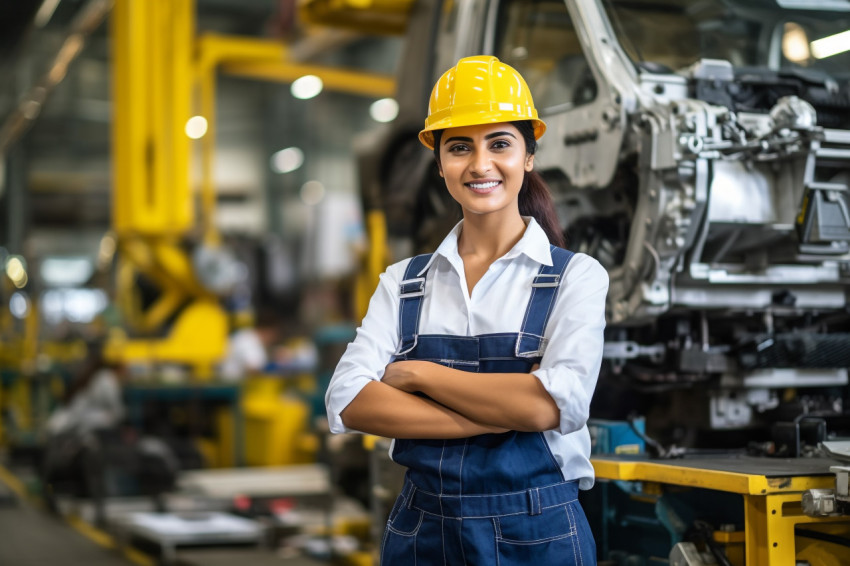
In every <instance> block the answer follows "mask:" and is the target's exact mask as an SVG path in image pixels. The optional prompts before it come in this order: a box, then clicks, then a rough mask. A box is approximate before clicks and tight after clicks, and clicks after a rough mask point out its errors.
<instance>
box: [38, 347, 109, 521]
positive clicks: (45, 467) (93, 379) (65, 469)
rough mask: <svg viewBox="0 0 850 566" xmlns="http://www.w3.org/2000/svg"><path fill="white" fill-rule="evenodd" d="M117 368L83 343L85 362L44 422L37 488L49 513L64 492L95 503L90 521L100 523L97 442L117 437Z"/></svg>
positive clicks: (100, 462) (97, 349)
mask: <svg viewBox="0 0 850 566" xmlns="http://www.w3.org/2000/svg"><path fill="white" fill-rule="evenodd" d="M122 373H123V366H122V365H121V364H118V363H114V362H110V361H108V360H106V358H105V357H104V353H103V344H102V343H101V342H95V343H91V344H89V345H88V352H87V355H86V359H85V361H84V362H83V364H82V366H81V368H80V370H79V371H78V372H77V374H76V375H75V376H74V378H73V379H72V381H71V383H70V384H69V386H68V390H67V392H66V394H65V399H64V400H63V403H62V404H61V405H60V406H58V407H57V408H56V409H55V410H54V411H53V413H51V415H50V417H49V418H48V420H47V444H46V446H45V449H44V457H43V459H42V469H41V472H42V484H43V491H44V496H45V501H46V503H47V506H48V508H49V509H51V510H53V511H56V510H57V507H56V494H57V492H58V491H60V490H67V491H70V492H72V493H74V494H79V495H86V496H90V497H92V498H93V500H94V501H95V513H96V518H95V520H96V521H97V522H98V523H101V524H102V523H103V521H104V509H103V499H104V497H105V495H106V491H107V488H106V484H105V477H104V470H105V464H104V456H103V454H104V451H103V443H104V441H105V440H106V439H107V438H113V437H114V436H115V435H116V434H117V429H118V426H119V425H120V424H121V422H122V420H123V419H124V403H123V400H122V396H121V374H122Z"/></svg>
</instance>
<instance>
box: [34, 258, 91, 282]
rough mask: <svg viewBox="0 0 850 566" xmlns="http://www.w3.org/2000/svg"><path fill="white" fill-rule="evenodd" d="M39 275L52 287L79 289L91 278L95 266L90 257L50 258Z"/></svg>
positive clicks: (45, 261) (44, 262) (46, 259)
mask: <svg viewBox="0 0 850 566" xmlns="http://www.w3.org/2000/svg"><path fill="white" fill-rule="evenodd" d="M39 273H40V275H41V278H42V279H43V280H44V282H45V284H47V285H49V286H50V287H78V286H80V285H83V284H84V283H85V282H86V281H88V280H89V278H91V276H92V273H94V264H93V262H92V261H91V259H89V258H88V257H48V258H44V260H42V262H41V268H40V269H39Z"/></svg>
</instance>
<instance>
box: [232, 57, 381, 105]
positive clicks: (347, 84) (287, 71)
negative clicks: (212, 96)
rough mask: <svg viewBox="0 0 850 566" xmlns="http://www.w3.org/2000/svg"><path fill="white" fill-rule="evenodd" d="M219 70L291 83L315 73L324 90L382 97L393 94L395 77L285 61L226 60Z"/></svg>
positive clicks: (242, 75) (241, 75)
mask: <svg viewBox="0 0 850 566" xmlns="http://www.w3.org/2000/svg"><path fill="white" fill-rule="evenodd" d="M221 70H222V71H224V72H225V73H228V74H231V75H237V76H240V77H247V78H253V79H259V80H266V81H281V82H292V81H294V80H295V79H297V78H299V77H303V76H304V75H316V76H317V77H319V78H320V79H322V82H323V83H324V87H325V88H326V89H328V90H335V91H338V92H347V93H349V94H356V95H360V96H374V97H376V98H386V97H390V96H394V95H395V88H396V85H395V79H394V78H393V77H389V76H385V75H379V74H376V73H365V72H363V71H353V70H346V69H338V68H333V67H323V66H320V65H304V64H298V63H287V62H280V63H277V62H264V61H256V62H247V61H246V62H244V63H226V64H224V65H222V67H221Z"/></svg>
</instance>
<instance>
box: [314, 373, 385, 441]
mask: <svg viewBox="0 0 850 566" xmlns="http://www.w3.org/2000/svg"><path fill="white" fill-rule="evenodd" d="M370 381H375V380H373V379H370V378H368V377H363V376H358V377H351V378H349V379H346V380H344V381H342V382H341V383H339V385H338V386H337V387H334V388H333V390H329V391H328V397H327V399H326V400H325V402H326V404H327V408H328V423H329V426H330V430H331V432H332V433H335V434H337V433H341V432H357V431H355V430H354V429H350V428H347V427H346V426H345V424H343V422H342V417H341V416H340V414H341V413H342V411H343V410H344V409H345V408H346V407H348V405H349V404H350V403H351V402H352V401H353V400H354V398H355V397H357V395H358V394H359V393H360V391H362V390H363V388H364V387H366V385H368V384H369V382H370Z"/></svg>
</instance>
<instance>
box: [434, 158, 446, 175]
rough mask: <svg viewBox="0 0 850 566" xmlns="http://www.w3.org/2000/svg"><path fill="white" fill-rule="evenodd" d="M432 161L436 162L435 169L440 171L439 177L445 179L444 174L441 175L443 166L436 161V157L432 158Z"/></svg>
mask: <svg viewBox="0 0 850 566" xmlns="http://www.w3.org/2000/svg"><path fill="white" fill-rule="evenodd" d="M434 162H435V163H436V164H437V171H438V172H439V173H440V177H442V178H444V179H445V178H446V176H445V175H443V166H442V165H440V162H439V161H437V160H436V159H435V160H434Z"/></svg>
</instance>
